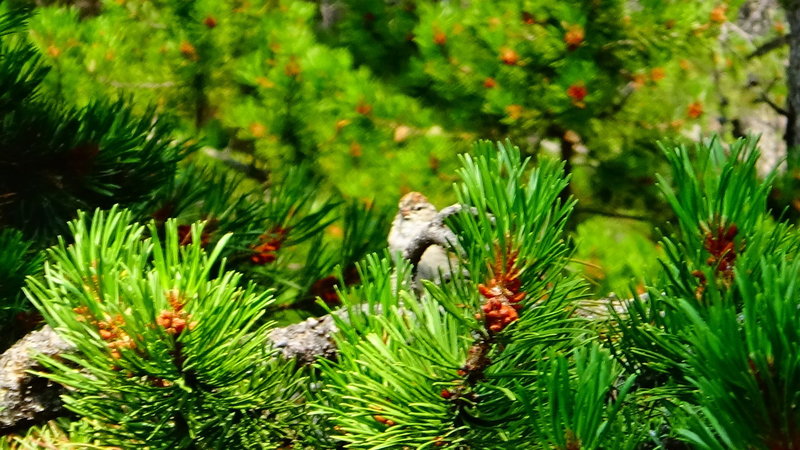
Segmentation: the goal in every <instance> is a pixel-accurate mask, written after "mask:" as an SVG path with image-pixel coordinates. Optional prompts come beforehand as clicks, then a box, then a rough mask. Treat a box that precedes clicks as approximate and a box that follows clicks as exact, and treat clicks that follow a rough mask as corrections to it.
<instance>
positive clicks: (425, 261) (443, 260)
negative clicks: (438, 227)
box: [389, 192, 457, 284]
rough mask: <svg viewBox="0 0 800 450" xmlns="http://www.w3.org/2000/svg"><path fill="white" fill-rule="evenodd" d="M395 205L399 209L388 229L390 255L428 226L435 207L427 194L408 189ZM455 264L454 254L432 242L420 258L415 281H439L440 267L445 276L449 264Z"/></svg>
mask: <svg viewBox="0 0 800 450" xmlns="http://www.w3.org/2000/svg"><path fill="white" fill-rule="evenodd" d="M398 206H399V211H398V212H397V215H396V216H395V217H394V222H392V229H391V231H389V251H390V252H391V253H392V255H399V256H398V257H402V256H403V252H404V251H405V249H406V248H407V247H408V245H409V244H410V243H411V242H412V241H413V239H414V238H415V237H416V236H417V235H419V233H420V232H421V231H422V230H424V229H425V228H427V227H428V224H429V223H430V222H431V221H432V220H433V219H434V218H435V217H436V215H437V214H438V211H437V210H436V207H435V206H433V205H432V204H431V203H430V202H429V201H428V198H427V197H425V196H424V195H422V194H420V193H419V192H409V193H408V194H406V195H404V196H403V198H401V199H400V204H399V205H398ZM456 264H457V261H456V260H455V258H454V257H451V255H449V254H448V253H447V251H446V250H445V249H444V248H442V247H440V246H438V245H432V246H430V247H428V249H427V250H425V253H423V254H422V258H420V261H419V264H418V266H417V277H416V280H415V282H417V281H419V280H433V281H436V282H439V281H441V279H440V274H439V272H440V270H441V274H442V275H443V276H444V277H445V279H447V278H449V275H450V272H451V271H450V269H451V266H452V267H455V266H456ZM415 284H416V283H415Z"/></svg>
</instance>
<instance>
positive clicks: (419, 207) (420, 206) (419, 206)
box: [414, 205, 422, 211]
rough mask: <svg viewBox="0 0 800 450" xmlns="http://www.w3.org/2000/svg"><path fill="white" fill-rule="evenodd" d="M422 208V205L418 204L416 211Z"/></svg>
mask: <svg viewBox="0 0 800 450" xmlns="http://www.w3.org/2000/svg"><path fill="white" fill-rule="evenodd" d="M420 209H422V205H417V206H415V207H414V211H419V210H420Z"/></svg>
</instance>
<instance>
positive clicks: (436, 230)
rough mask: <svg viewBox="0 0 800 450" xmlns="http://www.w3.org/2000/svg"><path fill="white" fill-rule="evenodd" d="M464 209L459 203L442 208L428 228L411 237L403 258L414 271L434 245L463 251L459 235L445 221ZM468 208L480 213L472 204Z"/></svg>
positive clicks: (473, 212) (476, 213) (474, 212)
mask: <svg viewBox="0 0 800 450" xmlns="http://www.w3.org/2000/svg"><path fill="white" fill-rule="evenodd" d="M462 210H464V206H463V205H459V204H455V205H450V206H448V207H446V208H444V209H442V210H441V211H439V213H438V214H436V217H434V218H433V220H431V221H430V223H429V224H428V226H427V227H426V228H423V229H422V231H420V232H419V234H418V235H417V236H416V237H414V238H413V239H411V241H410V242H409V243H408V246H407V247H406V248H405V250H404V251H403V258H405V259H407V260H408V261H409V262H410V263H411V267H412V268H413V270H414V272H416V270H417V265H418V264H419V260H420V259H421V258H422V254H423V253H425V250H427V249H428V247H430V246H432V245H438V246H440V247H442V248H446V249H453V250H455V251H456V252H459V253H460V252H461V248H460V247H459V245H458V237H457V236H456V234H455V233H453V232H452V231H451V230H450V229H449V228H447V226H446V225H445V223H444V222H445V221H446V220H447V218H448V217H450V216H454V215H456V214H458V213H460V212H461V211H462ZM468 210H469V211H470V213H471V214H474V215H478V210H477V209H476V208H474V207H471V206H470V207H469V209H468ZM490 219H491V220H492V222H494V218H493V217H490Z"/></svg>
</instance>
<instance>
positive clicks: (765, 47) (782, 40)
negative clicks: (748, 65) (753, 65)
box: [745, 34, 789, 60]
mask: <svg viewBox="0 0 800 450" xmlns="http://www.w3.org/2000/svg"><path fill="white" fill-rule="evenodd" d="M788 43H789V35H788V34H784V35H783V36H778V37H776V38H774V39H770V40H769V41H767V42H765V43H763V44H761V45H759V46H758V48H756V49H755V50H753V52H752V53H750V54H749V55H747V56H746V57H745V59H747V60H750V59H753V58H758V57H759V56H764V55H766V54H767V53H769V52H771V51H773V50H777V49H779V48H781V47H783V46H785V45H787V44H788Z"/></svg>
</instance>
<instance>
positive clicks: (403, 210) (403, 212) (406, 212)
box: [400, 208, 411, 219]
mask: <svg viewBox="0 0 800 450" xmlns="http://www.w3.org/2000/svg"><path fill="white" fill-rule="evenodd" d="M409 214H411V210H410V209H408V208H401V209H400V215H401V216H403V218H404V219H405V218H406V217H408V215H409Z"/></svg>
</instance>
